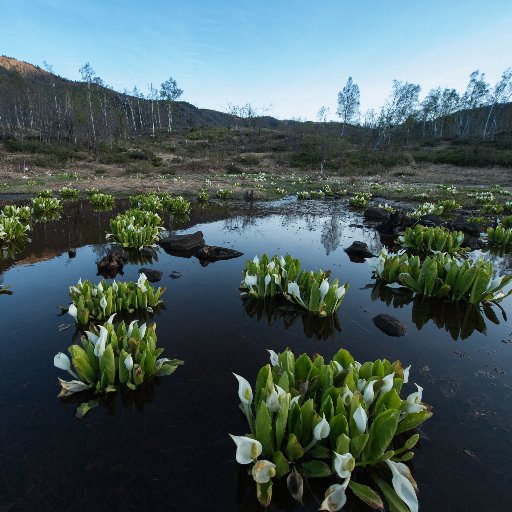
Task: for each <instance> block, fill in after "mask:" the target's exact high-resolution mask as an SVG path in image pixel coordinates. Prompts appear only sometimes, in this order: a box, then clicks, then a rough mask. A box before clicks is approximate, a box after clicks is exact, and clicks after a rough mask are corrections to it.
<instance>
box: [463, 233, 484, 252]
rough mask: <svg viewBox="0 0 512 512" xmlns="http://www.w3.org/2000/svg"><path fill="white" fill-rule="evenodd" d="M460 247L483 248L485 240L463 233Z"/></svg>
mask: <svg viewBox="0 0 512 512" xmlns="http://www.w3.org/2000/svg"><path fill="white" fill-rule="evenodd" d="M461 247H466V248H468V249H471V250H472V251H474V250H475V249H483V248H484V247H485V242H484V241H483V240H481V239H480V238H479V237H478V236H471V235H468V234H467V233H464V240H463V241H462V244H461Z"/></svg>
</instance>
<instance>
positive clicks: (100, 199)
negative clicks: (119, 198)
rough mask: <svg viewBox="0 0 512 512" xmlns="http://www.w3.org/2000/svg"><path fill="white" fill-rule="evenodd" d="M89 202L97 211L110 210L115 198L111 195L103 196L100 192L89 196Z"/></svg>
mask: <svg viewBox="0 0 512 512" xmlns="http://www.w3.org/2000/svg"><path fill="white" fill-rule="evenodd" d="M89 201H90V203H91V205H92V206H93V208H96V209H98V210H107V209H109V208H112V207H113V206H114V204H115V202H116V200H115V197H114V196H113V195H111V194H103V193H101V192H96V193H95V194H91V195H90V196H89Z"/></svg>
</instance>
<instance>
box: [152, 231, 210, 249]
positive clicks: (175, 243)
mask: <svg viewBox="0 0 512 512" xmlns="http://www.w3.org/2000/svg"><path fill="white" fill-rule="evenodd" d="M158 244H159V245H160V246H161V247H163V249H164V251H165V252H169V251H170V252H188V251H194V250H197V249H199V248H201V247H202V246H203V245H204V237H203V233H202V231H196V232H195V233H191V234H188V235H169V236H167V237H165V238H162V239H161V240H160V241H159V242H158Z"/></svg>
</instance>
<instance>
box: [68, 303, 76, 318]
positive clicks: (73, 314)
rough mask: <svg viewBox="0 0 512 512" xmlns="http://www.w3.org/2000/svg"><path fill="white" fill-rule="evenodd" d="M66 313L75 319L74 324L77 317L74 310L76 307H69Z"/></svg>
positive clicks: (71, 305)
mask: <svg viewBox="0 0 512 512" xmlns="http://www.w3.org/2000/svg"><path fill="white" fill-rule="evenodd" d="M68 313H69V314H70V315H71V316H72V317H73V318H74V319H75V322H76V321H77V317H78V310H77V309H76V306H75V305H74V304H70V305H69V308H68Z"/></svg>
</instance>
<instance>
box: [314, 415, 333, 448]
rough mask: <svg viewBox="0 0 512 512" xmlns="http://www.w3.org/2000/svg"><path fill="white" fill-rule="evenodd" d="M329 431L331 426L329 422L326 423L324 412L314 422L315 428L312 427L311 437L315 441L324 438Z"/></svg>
mask: <svg viewBox="0 0 512 512" xmlns="http://www.w3.org/2000/svg"><path fill="white" fill-rule="evenodd" d="M330 431H331V427H330V426H329V423H327V420H326V419H325V414H324V415H323V417H322V419H321V420H320V421H319V422H318V423H317V424H316V426H315V428H314V429H313V437H314V438H315V439H316V440H317V441H321V440H322V439H325V438H326V437H327V436H328V435H329V432H330Z"/></svg>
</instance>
